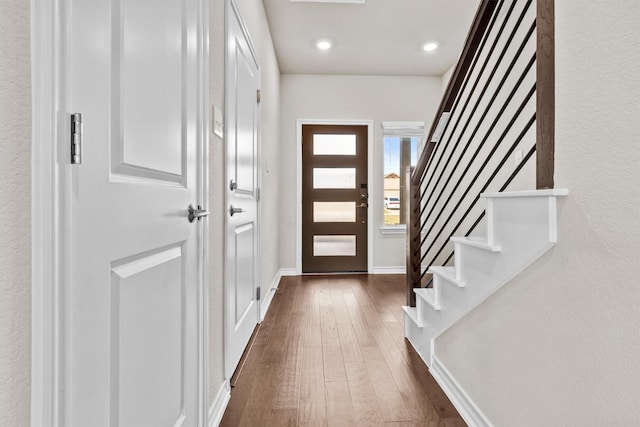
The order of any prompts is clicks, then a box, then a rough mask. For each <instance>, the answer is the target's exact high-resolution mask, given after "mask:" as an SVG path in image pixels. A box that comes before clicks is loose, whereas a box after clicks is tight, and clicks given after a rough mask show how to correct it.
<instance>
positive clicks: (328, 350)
mask: <svg viewBox="0 0 640 427" xmlns="http://www.w3.org/2000/svg"><path fill="white" fill-rule="evenodd" d="M322 365H323V367H324V381H325V383H329V382H335V381H346V380H347V374H346V372H345V370H344V359H343V358H342V350H341V349H340V347H323V348H322Z"/></svg>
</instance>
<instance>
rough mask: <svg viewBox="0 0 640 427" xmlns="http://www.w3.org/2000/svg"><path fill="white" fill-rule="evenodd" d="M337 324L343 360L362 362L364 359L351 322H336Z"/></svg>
mask: <svg viewBox="0 0 640 427" xmlns="http://www.w3.org/2000/svg"><path fill="white" fill-rule="evenodd" d="M337 326H338V335H339V337H340V348H341V349H342V358H343V360H344V361H345V362H362V361H363V360H364V359H362V353H360V346H359V345H358V339H357V338H356V334H355V332H354V330H353V325H352V324H351V322H350V321H349V322H338V323H337Z"/></svg>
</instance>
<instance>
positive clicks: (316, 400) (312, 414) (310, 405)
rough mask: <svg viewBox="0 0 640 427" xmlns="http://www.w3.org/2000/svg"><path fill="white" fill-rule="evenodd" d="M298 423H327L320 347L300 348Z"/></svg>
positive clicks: (323, 424) (310, 424) (313, 424)
mask: <svg viewBox="0 0 640 427" xmlns="http://www.w3.org/2000/svg"><path fill="white" fill-rule="evenodd" d="M298 424H299V425H300V426H326V425H327V408H326V399H325V387H324V366H323V360H322V348H312V347H311V348H303V350H302V372H301V384H300V400H299V403H298Z"/></svg>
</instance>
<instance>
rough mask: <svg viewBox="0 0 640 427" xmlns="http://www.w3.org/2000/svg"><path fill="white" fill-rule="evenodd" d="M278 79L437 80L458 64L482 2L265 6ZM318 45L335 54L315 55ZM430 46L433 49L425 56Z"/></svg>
mask: <svg viewBox="0 0 640 427" xmlns="http://www.w3.org/2000/svg"><path fill="white" fill-rule="evenodd" d="M263 3H264V7H265V10H266V13H267V19H268V21H269V28H270V29H271V36H272V38H273V43H274V45H275V50H276V55H277V57H278V63H279V65H280V72H281V73H283V74H359V75H410V76H441V75H442V74H443V73H444V72H445V71H446V70H447V69H449V68H450V67H451V66H452V65H453V64H454V63H455V61H456V60H457V58H458V56H459V54H460V52H461V50H462V47H463V45H464V40H465V38H466V36H467V32H468V30H469V27H470V26H471V21H472V20H473V16H474V14H475V11H476V9H477V7H478V4H479V3H480V0H366V3H364V4H339V3H328V2H326V0H325V1H324V2H317V3H316V2H308V1H293V2H292V1H289V0H263ZM319 39H328V40H330V41H331V42H332V44H333V46H332V48H331V49H329V50H327V51H321V50H319V49H317V48H316V47H315V43H316V41H317V40H319ZM429 41H435V42H437V43H438V44H439V47H438V49H436V50H435V51H433V52H424V51H423V50H422V45H423V44H424V43H426V42H429Z"/></svg>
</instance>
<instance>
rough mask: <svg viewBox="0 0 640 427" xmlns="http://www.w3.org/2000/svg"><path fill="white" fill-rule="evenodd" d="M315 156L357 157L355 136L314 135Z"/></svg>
mask: <svg viewBox="0 0 640 427" xmlns="http://www.w3.org/2000/svg"><path fill="white" fill-rule="evenodd" d="M313 154H314V155H316V156H355V155H356V136H355V135H323V134H316V135H313Z"/></svg>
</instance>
